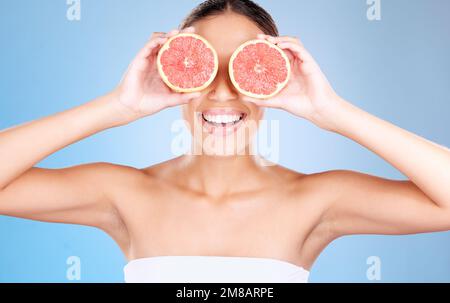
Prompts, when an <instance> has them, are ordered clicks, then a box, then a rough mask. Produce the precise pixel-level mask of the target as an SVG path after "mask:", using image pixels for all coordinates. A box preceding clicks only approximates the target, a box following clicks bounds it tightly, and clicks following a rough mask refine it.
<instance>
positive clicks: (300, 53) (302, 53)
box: [277, 42, 314, 62]
mask: <svg viewBox="0 0 450 303" xmlns="http://www.w3.org/2000/svg"><path fill="white" fill-rule="evenodd" d="M277 45H278V47H279V48H281V49H283V50H286V49H288V50H290V51H291V52H292V53H293V54H294V55H296V56H297V57H298V58H299V59H300V60H301V61H303V62H314V59H313V57H312V56H311V54H310V53H309V52H308V51H307V50H306V49H305V48H304V47H303V46H301V45H299V44H297V43H293V42H280V43H278V44H277Z"/></svg>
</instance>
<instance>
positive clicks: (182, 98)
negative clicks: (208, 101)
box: [167, 92, 202, 106]
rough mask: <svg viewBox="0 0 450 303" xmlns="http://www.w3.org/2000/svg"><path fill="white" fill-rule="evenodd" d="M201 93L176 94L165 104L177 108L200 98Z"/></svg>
mask: <svg viewBox="0 0 450 303" xmlns="http://www.w3.org/2000/svg"><path fill="white" fill-rule="evenodd" d="M201 95H202V93H200V92H195V93H186V94H183V93H176V94H175V96H174V97H173V98H172V99H170V100H169V101H168V103H167V105H168V106H177V105H182V104H187V103H189V102H191V101H192V100H194V99H198V98H200V97H201Z"/></svg>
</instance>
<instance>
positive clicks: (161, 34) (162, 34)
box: [150, 32, 166, 40]
mask: <svg viewBox="0 0 450 303" xmlns="http://www.w3.org/2000/svg"><path fill="white" fill-rule="evenodd" d="M165 35H166V33H164V32H154V33H152V35H151V36H150V40H151V39H154V38H159V37H164V36H165Z"/></svg>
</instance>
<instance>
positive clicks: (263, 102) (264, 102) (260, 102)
mask: <svg viewBox="0 0 450 303" xmlns="http://www.w3.org/2000/svg"><path fill="white" fill-rule="evenodd" d="M242 100H243V101H246V102H250V103H253V104H255V105H257V106H259V107H269V108H278V107H279V105H278V104H277V103H276V102H274V100H273V99H256V98H252V97H248V96H244V97H242Z"/></svg>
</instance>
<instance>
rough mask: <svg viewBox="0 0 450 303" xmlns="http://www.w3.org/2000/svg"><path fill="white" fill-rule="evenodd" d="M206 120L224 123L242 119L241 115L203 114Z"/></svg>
mask: <svg viewBox="0 0 450 303" xmlns="http://www.w3.org/2000/svg"><path fill="white" fill-rule="evenodd" d="M203 117H204V118H205V120H206V121H208V122H212V123H217V124H222V123H227V124H228V123H235V122H238V121H239V120H240V119H241V115H208V114H206V115H203Z"/></svg>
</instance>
